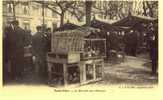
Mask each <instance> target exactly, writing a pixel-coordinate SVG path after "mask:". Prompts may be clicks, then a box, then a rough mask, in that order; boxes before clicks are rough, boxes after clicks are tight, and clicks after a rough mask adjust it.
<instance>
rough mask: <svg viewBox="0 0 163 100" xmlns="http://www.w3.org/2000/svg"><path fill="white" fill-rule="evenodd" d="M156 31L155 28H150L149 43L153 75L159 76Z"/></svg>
mask: <svg viewBox="0 0 163 100" xmlns="http://www.w3.org/2000/svg"><path fill="white" fill-rule="evenodd" d="M156 32H157V29H156V31H155V30H154V28H153V27H150V29H149V33H148V36H149V37H148V43H149V47H150V57H151V60H152V75H156V74H157V68H158V36H157V34H158V33H156Z"/></svg>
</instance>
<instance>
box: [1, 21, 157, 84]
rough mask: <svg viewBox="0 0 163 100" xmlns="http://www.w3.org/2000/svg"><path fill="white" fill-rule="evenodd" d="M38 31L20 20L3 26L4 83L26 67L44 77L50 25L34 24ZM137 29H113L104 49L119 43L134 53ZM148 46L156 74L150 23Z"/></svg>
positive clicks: (153, 30)
mask: <svg viewBox="0 0 163 100" xmlns="http://www.w3.org/2000/svg"><path fill="white" fill-rule="evenodd" d="M36 30H37V32H36V33H35V34H34V35H33V36H32V35H31V31H30V30H27V29H22V28H21V27H20V26H19V22H18V21H17V20H14V21H12V22H11V23H10V25H9V26H7V27H5V29H4V35H3V57H4V58H3V79H4V80H3V82H6V81H7V80H13V81H19V80H21V79H22V78H23V76H24V75H23V72H24V71H25V70H26V69H30V70H34V71H35V72H36V73H37V75H38V76H39V77H40V79H41V80H42V82H45V80H46V78H47V62H46V55H47V52H50V50H51V28H46V27H45V26H44V25H42V26H41V25H40V26H37V27H36ZM138 33H139V32H138V31H137V30H134V29H131V30H128V31H126V32H125V34H124V35H123V37H121V38H119V37H118V35H117V34H116V33H115V32H112V33H110V34H109V36H108V37H107V40H108V41H107V42H108V43H107V44H108V45H107V50H116V51H118V50H121V48H120V47H119V42H121V43H123V44H124V45H125V49H124V51H125V53H126V54H127V55H130V56H136V55H137V48H138V41H139V36H138ZM146 40H147V48H149V51H150V57H151V60H152V68H151V69H152V74H154V75H155V74H157V67H158V29H157V27H154V26H153V25H152V24H151V25H150V27H149V29H148V31H147V35H146Z"/></svg>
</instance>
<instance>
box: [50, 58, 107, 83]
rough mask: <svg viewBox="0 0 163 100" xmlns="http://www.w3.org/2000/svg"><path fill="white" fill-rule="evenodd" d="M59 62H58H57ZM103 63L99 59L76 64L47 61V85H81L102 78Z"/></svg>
mask: <svg viewBox="0 0 163 100" xmlns="http://www.w3.org/2000/svg"><path fill="white" fill-rule="evenodd" d="M58 61H59V60H58ZM103 67H104V61H103V59H101V58H96V59H89V60H85V61H84V60H83V61H80V62H76V63H66V62H65V63H64V62H60V61H59V62H57V61H55V62H54V61H52V60H51V61H50V60H49V61H48V76H49V79H48V80H49V84H54V85H64V86H67V85H83V84H88V83H90V82H96V81H100V80H102V78H103V74H104V73H103Z"/></svg>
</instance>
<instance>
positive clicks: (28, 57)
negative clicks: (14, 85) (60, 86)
mask: <svg viewBox="0 0 163 100" xmlns="http://www.w3.org/2000/svg"><path fill="white" fill-rule="evenodd" d="M36 29H37V32H36V33H35V34H34V35H33V36H32V35H31V31H30V30H26V29H23V28H21V27H20V26H19V22H18V21H17V20H14V21H12V22H11V23H10V24H9V26H7V27H5V29H4V35H3V79H4V81H3V82H6V81H8V80H10V81H16V82H17V81H20V80H21V79H22V78H23V77H24V74H23V73H24V71H25V70H35V71H36V73H37V74H38V76H39V77H40V80H42V81H45V78H47V75H46V74H47V72H46V71H47V67H46V66H47V65H46V54H47V52H48V51H49V50H50V47H51V44H50V43H51V42H50V41H51V40H50V39H51V29H50V28H46V27H45V26H43V25H42V26H37V27H36ZM43 78H44V79H43Z"/></svg>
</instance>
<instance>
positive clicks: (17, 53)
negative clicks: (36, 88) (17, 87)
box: [6, 20, 25, 80]
mask: <svg viewBox="0 0 163 100" xmlns="http://www.w3.org/2000/svg"><path fill="white" fill-rule="evenodd" d="M6 42H7V43H6V45H7V49H8V51H9V52H8V53H9V56H8V57H9V60H10V61H11V74H12V75H11V76H12V78H13V79H14V80H17V79H20V78H22V72H23V69H24V46H25V44H24V42H25V32H24V30H23V29H22V28H20V27H19V22H18V21H17V20H15V21H13V22H12V25H11V27H9V28H8V31H7V33H6Z"/></svg>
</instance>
